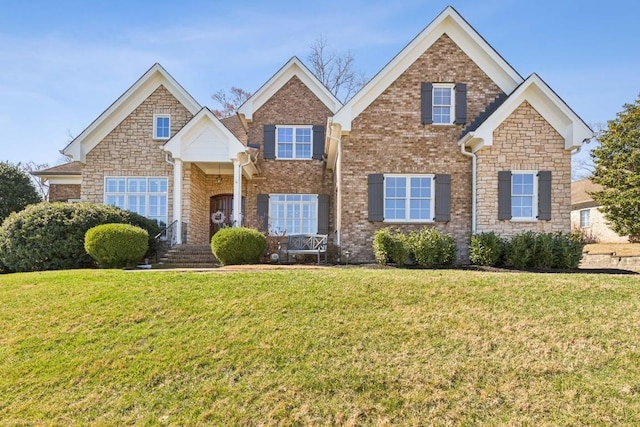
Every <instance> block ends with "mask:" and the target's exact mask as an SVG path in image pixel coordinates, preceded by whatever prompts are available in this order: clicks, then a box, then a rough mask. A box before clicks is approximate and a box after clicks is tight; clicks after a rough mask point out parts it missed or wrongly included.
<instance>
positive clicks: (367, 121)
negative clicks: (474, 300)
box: [341, 35, 502, 262]
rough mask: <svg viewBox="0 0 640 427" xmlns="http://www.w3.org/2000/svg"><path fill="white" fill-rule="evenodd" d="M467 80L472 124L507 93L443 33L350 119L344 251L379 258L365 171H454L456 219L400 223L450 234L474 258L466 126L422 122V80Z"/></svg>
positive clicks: (346, 142)
mask: <svg viewBox="0 0 640 427" xmlns="http://www.w3.org/2000/svg"><path fill="white" fill-rule="evenodd" d="M422 82H433V83H438V82H441V83H466V84H467V124H468V123H469V122H470V121H471V120H473V119H474V118H475V117H476V116H478V115H479V114H480V113H481V112H482V111H484V109H485V108H486V106H487V105H488V104H489V103H490V102H492V101H493V100H494V99H495V98H496V97H497V96H499V95H500V94H501V93H502V92H501V90H500V88H498V87H497V86H496V84H495V83H494V82H493V81H492V80H491V79H490V78H489V77H488V76H487V75H486V74H485V73H484V72H483V71H482V70H481V69H480V68H478V66H477V65H476V64H475V63H474V62H473V61H472V60H471V59H470V58H469V57H468V56H467V55H466V54H465V53H464V52H463V51H462V50H461V49H460V48H459V47H458V46H457V45H456V44H455V43H454V42H453V41H452V40H451V39H450V38H449V37H448V36H446V35H443V36H442V37H441V38H440V39H439V40H437V41H436V42H435V43H434V44H433V45H432V46H431V47H430V48H429V49H428V50H427V51H426V52H425V53H423V54H422V55H421V56H420V57H419V58H418V59H417V60H416V61H415V62H414V63H413V64H412V65H411V66H410V67H409V68H408V69H407V70H406V71H405V72H404V73H403V74H402V75H401V76H400V77H398V79H396V81H395V82H393V83H392V84H391V85H390V86H389V87H388V88H387V89H386V90H385V91H384V92H383V93H382V94H381V95H380V96H379V97H378V98H377V99H376V100H375V101H374V102H373V103H372V104H371V105H369V106H368V107H367V108H366V109H365V111H363V112H362V113H361V114H360V115H359V116H358V117H357V118H356V119H355V120H354V121H353V123H352V128H351V132H350V135H348V136H344V137H343V139H342V143H341V149H342V153H341V156H342V158H341V162H342V164H341V168H342V183H341V185H342V231H341V243H342V250H343V251H345V250H346V251H349V252H350V260H353V261H360V262H364V261H369V260H372V259H373V250H372V239H373V236H374V233H375V232H376V230H378V229H380V228H381V227H384V226H386V225H390V224H388V223H384V222H371V221H369V220H368V212H367V209H368V208H367V176H368V174H372V173H407V174H408V173H412V174H437V173H443V174H450V175H451V221H450V222H448V223H440V222H438V223H422V224H399V228H401V229H402V230H404V231H410V230H418V229H420V228H422V227H424V226H425V225H428V226H434V227H436V228H437V229H439V230H441V231H443V232H446V233H451V234H452V235H453V236H454V238H455V240H456V243H457V245H458V247H459V249H460V252H459V258H460V259H461V260H465V259H467V258H468V241H469V235H470V233H471V159H470V158H469V157H467V156H464V155H462V154H461V153H460V148H459V146H458V144H457V142H458V140H459V137H460V133H461V131H462V129H463V128H464V126H465V125H423V124H422V123H421V113H420V106H421V84H422Z"/></svg>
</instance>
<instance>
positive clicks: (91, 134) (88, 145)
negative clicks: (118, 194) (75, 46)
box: [62, 63, 201, 163]
mask: <svg viewBox="0 0 640 427" xmlns="http://www.w3.org/2000/svg"><path fill="white" fill-rule="evenodd" d="M160 85H162V86H164V87H165V88H166V89H167V90H168V91H169V92H170V93H171V94H172V95H173V96H174V97H175V98H176V99H177V100H178V101H180V103H182V105H184V107H185V108H186V109H187V110H189V111H190V112H191V114H196V113H197V112H198V111H199V110H200V108H201V106H200V104H198V102H197V101H196V100H195V99H193V97H192V96H191V95H189V93H187V91H186V90H184V88H183V87H182V86H180V84H179V83H178V82H177V81H176V80H175V79H174V78H173V77H171V75H170V74H169V73H168V72H167V71H166V70H165V69H164V68H162V66H161V65H160V64H158V63H156V64H154V65H153V66H152V67H151V68H149V70H148V71H147V72H146V73H144V74H143V75H142V77H140V78H139V79H138V80H137V81H136V82H135V83H134V84H133V86H131V87H130V88H129V89H127V90H126V92H125V93H123V94H122V95H121V96H120V97H119V98H118V99H117V100H116V101H115V102H114V103H113V104H111V105H110V106H109V108H107V109H106V110H105V111H104V112H103V113H102V114H100V116H98V118H97V119H95V120H94V121H93V123H91V124H90V125H89V126H88V127H87V128H86V129H85V130H83V131H82V133H81V134H80V135H78V136H77V137H76V138H75V139H74V140H73V141H71V142H70V143H69V145H67V146H66V147H65V148H64V149H63V150H62V153H63V154H65V155H67V156H71V157H72V158H73V159H74V160H78V161H80V162H83V163H84V162H85V159H86V155H87V153H88V152H90V151H91V150H92V149H93V148H94V147H95V146H96V145H98V143H100V141H102V139H103V138H104V137H105V136H107V135H108V134H109V132H111V131H112V130H113V129H114V128H115V127H116V126H118V125H119V124H120V123H121V122H122V121H123V120H124V119H125V118H126V117H127V116H128V115H129V114H131V112H133V110H135V109H136V108H137V107H138V106H139V105H140V104H142V102H144V100H146V99H147V98H148V97H149V95H151V94H152V93H153V92H154V91H155V90H156V89H157V88H158V87H160Z"/></svg>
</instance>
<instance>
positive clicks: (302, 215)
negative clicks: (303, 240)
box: [269, 194, 318, 235]
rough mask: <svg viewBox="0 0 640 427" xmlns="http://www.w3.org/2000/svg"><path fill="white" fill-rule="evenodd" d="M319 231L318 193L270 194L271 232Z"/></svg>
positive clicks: (283, 233) (314, 232) (275, 233)
mask: <svg viewBox="0 0 640 427" xmlns="http://www.w3.org/2000/svg"><path fill="white" fill-rule="evenodd" d="M317 232H318V195H317V194H271V195H269V233H270V234H274V235H285V234H286V235H288V234H316V233H317Z"/></svg>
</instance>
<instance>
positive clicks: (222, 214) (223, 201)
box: [209, 194, 233, 239]
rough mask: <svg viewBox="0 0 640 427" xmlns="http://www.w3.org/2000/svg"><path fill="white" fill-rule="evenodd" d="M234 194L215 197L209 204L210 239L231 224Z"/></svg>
mask: <svg viewBox="0 0 640 427" xmlns="http://www.w3.org/2000/svg"><path fill="white" fill-rule="evenodd" d="M232 209H233V194H219V195H217V196H213V197H211V199H210V203H209V239H211V237H212V236H213V235H214V234H216V232H217V231H218V230H220V229H221V228H222V227H228V226H229V224H231V212H232Z"/></svg>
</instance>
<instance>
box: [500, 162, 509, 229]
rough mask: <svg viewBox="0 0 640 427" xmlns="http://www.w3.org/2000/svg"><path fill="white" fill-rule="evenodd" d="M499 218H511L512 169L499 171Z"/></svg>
mask: <svg viewBox="0 0 640 427" xmlns="http://www.w3.org/2000/svg"><path fill="white" fill-rule="evenodd" d="M498 219H500V220H506V219H511V171H500V172H498Z"/></svg>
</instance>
